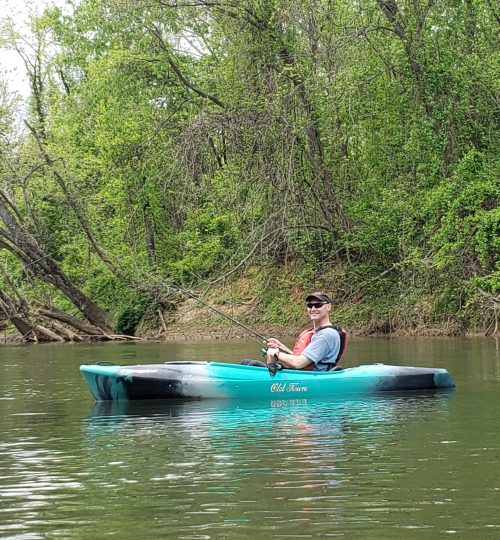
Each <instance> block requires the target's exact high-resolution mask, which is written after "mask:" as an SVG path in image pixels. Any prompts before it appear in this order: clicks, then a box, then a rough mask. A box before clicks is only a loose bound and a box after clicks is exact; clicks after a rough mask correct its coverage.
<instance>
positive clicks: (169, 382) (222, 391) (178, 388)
mask: <svg viewBox="0 0 500 540" xmlns="http://www.w3.org/2000/svg"><path fill="white" fill-rule="evenodd" d="M80 371H81V373H82V375H83V376H84V378H85V381H86V382H87V385H88V387H89V389H90V391H91V393H92V395H93V396H94V398H95V399H96V400H97V401H106V400H136V399H178V398H194V399H202V398H225V399H235V398H238V399H244V398H250V399H258V398H271V399H277V398H278V399H282V398H284V399H288V398H305V397H327V398H332V399H333V398H335V397H336V396H344V395H348V394H373V393H379V392H405V391H412V390H436V389H446V388H454V387H455V383H454V381H453V378H452V377H451V375H450V374H449V373H448V371H446V369H440V368H423V367H407V366H389V365H385V364H371V365H365V366H358V367H353V368H346V369H341V370H335V371H329V372H317V371H298V370H290V369H283V370H281V371H278V372H277V373H276V375H275V376H274V377H272V376H271V375H270V374H269V372H268V370H267V369H265V368H261V367H255V366H243V365H239V364H226V363H221V362H167V363H165V364H145V365H135V366H116V365H103V364H93V365H82V366H80Z"/></svg>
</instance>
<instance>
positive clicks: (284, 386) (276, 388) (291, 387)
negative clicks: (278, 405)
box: [271, 382, 307, 393]
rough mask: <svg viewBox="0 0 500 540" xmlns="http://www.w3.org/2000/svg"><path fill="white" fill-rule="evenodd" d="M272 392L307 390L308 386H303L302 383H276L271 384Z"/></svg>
mask: <svg viewBox="0 0 500 540" xmlns="http://www.w3.org/2000/svg"><path fill="white" fill-rule="evenodd" d="M271 392H277V393H282V392H307V386H301V385H300V383H296V382H288V383H274V384H272V385H271Z"/></svg>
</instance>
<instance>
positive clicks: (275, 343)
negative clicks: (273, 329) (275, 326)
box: [266, 338, 292, 354]
mask: <svg viewBox="0 0 500 540" xmlns="http://www.w3.org/2000/svg"><path fill="white" fill-rule="evenodd" d="M266 345H267V346H268V347H270V348H271V349H279V350H280V351H283V352H286V353H288V354H290V353H291V352H292V351H291V350H290V349H289V348H288V347H287V346H286V345H284V344H283V343H281V341H280V340H279V339H276V338H269V339H268V340H267V342H266Z"/></svg>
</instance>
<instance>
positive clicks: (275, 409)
mask: <svg viewBox="0 0 500 540" xmlns="http://www.w3.org/2000/svg"><path fill="white" fill-rule="evenodd" d="M452 395H453V393H452V392H447V391H440V392H419V393H416V394H411V395H408V394H407V393H401V394H395V393H391V394H387V395H383V396H369V397H362V398H357V399H345V400H337V401H335V402H330V401H327V400H321V399H313V398H309V399H307V398H304V399H288V400H287V399H283V400H279V399H278V400H269V399H265V400H241V401H233V400H200V401H193V400H149V401H101V402H96V403H94V405H93V406H92V409H91V411H90V415H89V417H88V419H87V421H86V431H87V434H88V435H92V436H98V435H99V434H109V433H110V432H113V431H119V430H125V431H127V432H129V433H130V431H131V430H133V431H135V432H136V434H139V433H140V432H141V431H144V430H146V431H148V432H149V431H150V430H151V429H152V428H153V427H154V432H155V433H156V435H160V434H161V433H165V434H166V433H169V432H170V431H172V429H174V428H175V431H178V430H179V429H181V430H182V431H185V432H186V433H187V434H188V435H189V434H191V435H192V436H194V437H196V436H198V437H199V436H200V435H201V433H200V432H203V434H204V435H205V436H207V435H209V436H211V437H217V436H222V435H224V434H231V433H233V432H235V431H237V432H239V433H246V434H248V433H252V432H253V433H255V434H256V435H265V434H266V433H268V432H269V430H273V431H275V430H276V429H279V428H283V429H287V428H293V427H294V426H302V427H303V426H305V425H307V426H308V429H310V430H311V431H312V432H316V433H322V432H324V431H325V430H326V431H328V432H329V433H332V430H334V431H336V432H339V433H342V432H343V431H345V430H346V429H347V430H351V429H354V428H356V426H357V427H361V428H363V426H372V427H374V426H377V425H380V426H383V425H384V424H394V423H395V424H397V423H399V422H403V423H406V422H409V421H411V420H414V421H418V420H419V419H422V418H423V417H424V416H425V415H426V414H427V413H428V412H429V411H432V412H433V414H435V413H436V412H439V411H440V412H443V411H445V410H446V406H447V402H448V401H449V399H451V397H452ZM363 429H364V428H363Z"/></svg>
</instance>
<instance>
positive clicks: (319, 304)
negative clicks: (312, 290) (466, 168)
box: [306, 302, 326, 309]
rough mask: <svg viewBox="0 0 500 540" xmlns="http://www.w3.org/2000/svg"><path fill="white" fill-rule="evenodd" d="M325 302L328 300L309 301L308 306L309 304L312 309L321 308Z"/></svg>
mask: <svg viewBox="0 0 500 540" xmlns="http://www.w3.org/2000/svg"><path fill="white" fill-rule="evenodd" d="M325 304H326V302H307V304H306V306H307V307H308V308H309V309H312V308H316V309H320V308H322V307H323V306H324V305H325Z"/></svg>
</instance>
